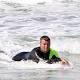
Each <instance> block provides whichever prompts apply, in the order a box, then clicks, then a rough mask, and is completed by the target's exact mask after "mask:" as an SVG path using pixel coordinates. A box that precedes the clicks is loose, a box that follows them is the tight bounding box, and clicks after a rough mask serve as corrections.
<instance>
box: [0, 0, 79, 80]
mask: <svg viewBox="0 0 80 80" xmlns="http://www.w3.org/2000/svg"><path fill="white" fill-rule="evenodd" d="M42 35H48V36H49V37H50V38H51V48H53V49H55V50H57V51H58V52H59V54H60V56H61V57H65V58H66V59H68V60H69V61H71V62H72V64H73V69H69V70H44V69H39V70H37V69H25V68H21V69H20V68H19V67H20V66H22V65H20V66H17V67H15V68H14V67H9V64H10V62H8V61H12V57H13V56H15V55H16V54H17V53H19V52H21V51H31V50H32V49H33V48H34V47H37V46H39V39H40V37H41V36H42ZM6 61H7V62H6ZM79 61H80V1H79V0H29V1H28V0H0V62H1V63H0V80H34V79H35V80H79V79H80V77H79V74H80V62H79ZM8 63H9V64H8ZM11 65H13V64H11Z"/></svg>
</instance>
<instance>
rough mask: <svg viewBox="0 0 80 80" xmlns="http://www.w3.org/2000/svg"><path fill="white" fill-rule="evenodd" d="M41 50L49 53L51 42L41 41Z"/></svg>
mask: <svg viewBox="0 0 80 80" xmlns="http://www.w3.org/2000/svg"><path fill="white" fill-rule="evenodd" d="M40 49H41V51H42V52H44V53H47V52H48V51H49V49H50V42H48V41H45V40H44V39H42V40H41V41H40Z"/></svg>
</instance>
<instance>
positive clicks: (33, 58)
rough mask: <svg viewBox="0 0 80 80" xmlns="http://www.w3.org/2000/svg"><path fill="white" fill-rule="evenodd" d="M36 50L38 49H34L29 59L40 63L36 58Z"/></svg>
mask: <svg viewBox="0 0 80 80" xmlns="http://www.w3.org/2000/svg"><path fill="white" fill-rule="evenodd" d="M36 49H37V48H34V49H33V50H32V51H31V52H30V55H29V57H28V59H29V60H33V61H34V62H36V63H38V62H39V59H38V57H37V56H36V55H37V52H36Z"/></svg>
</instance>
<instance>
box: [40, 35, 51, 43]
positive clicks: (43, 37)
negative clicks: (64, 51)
mask: <svg viewBox="0 0 80 80" xmlns="http://www.w3.org/2000/svg"><path fill="white" fill-rule="evenodd" d="M43 39H44V40H45V41H48V42H50V38H49V37H48V36H42V37H41V38H40V41H41V40H43Z"/></svg>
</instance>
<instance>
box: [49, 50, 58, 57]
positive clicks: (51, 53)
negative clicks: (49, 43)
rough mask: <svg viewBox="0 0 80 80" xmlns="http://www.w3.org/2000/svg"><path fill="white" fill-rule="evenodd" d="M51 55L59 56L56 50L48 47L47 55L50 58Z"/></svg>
mask: <svg viewBox="0 0 80 80" xmlns="http://www.w3.org/2000/svg"><path fill="white" fill-rule="evenodd" d="M53 56H55V57H57V58H59V54H58V52H57V51H55V50H53V49H50V55H49V59H51V58H52V57H53Z"/></svg>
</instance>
